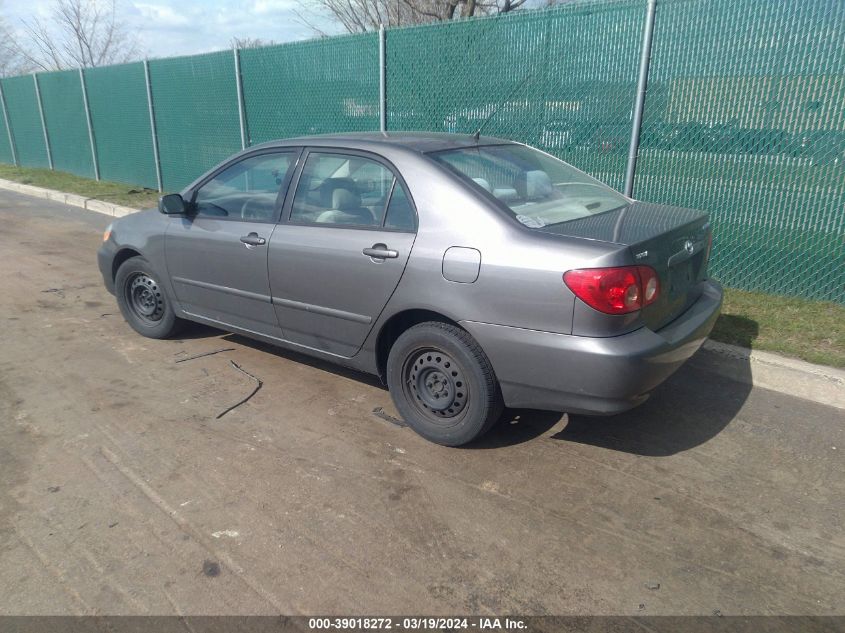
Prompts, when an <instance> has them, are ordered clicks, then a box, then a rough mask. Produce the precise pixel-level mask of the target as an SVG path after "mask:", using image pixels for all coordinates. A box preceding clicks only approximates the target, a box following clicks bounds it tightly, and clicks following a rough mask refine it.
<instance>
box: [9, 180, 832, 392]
mask: <svg viewBox="0 0 845 633" xmlns="http://www.w3.org/2000/svg"><path fill="white" fill-rule="evenodd" d="M0 189H8V190H10V191H16V192H18V193H23V194H27V195H30V196H37V197H39V198H46V199H47V200H54V201H56V202H61V203H64V204H68V205H71V206H74V207H80V208H82V209H87V210H88V211H95V212H97V213H103V214H105V215H110V216H112V217H115V218H121V217H123V216H125V215H129V214H130V213H136V212H137V211H138V209H133V208H131V207H123V206H120V205H117V204H111V203H110V202H103V201H102V200H95V199H93V198H85V197H83V196H78V195H75V194H72V193H64V192H61V191H54V190H52V189H44V188H42V187H33V186H32V185H24V184H21V183H19V182H14V181H11V180H3V179H0ZM691 362H693V363H695V364H696V365H697V366H698V367H701V368H703V369H706V370H708V371H711V372H714V373H716V374H719V375H722V376H725V377H726V378H730V379H732V380H736V381H739V382H743V383H746V384H750V385H752V386H754V387H761V388H763V389H771V390H772V391H777V392H780V393H784V394H787V395H790V396H796V397H799V398H804V399H805V400H812V401H814V402H819V403H821V404H825V405H828V406H832V407H836V408H838V409H845V371H842V370H841V369H835V368H833V367H825V366H823V365H813V364H812V363H806V362H804V361H800V360H794V359H792V358H786V357H784V356H779V355H777V354H772V353H770V352H758V351H754V350H749V349H745V348H743V347H736V346H734V345H727V344H726V343H719V342H716V341H707V342H705V343H704V346H703V347H702V351H701V352H699V353H698V354H696V356H695V357H694V358H693V359H692V361H691Z"/></svg>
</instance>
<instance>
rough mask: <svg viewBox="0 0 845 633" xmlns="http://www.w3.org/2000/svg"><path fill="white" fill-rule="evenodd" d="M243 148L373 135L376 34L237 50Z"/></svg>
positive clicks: (375, 126) (375, 123) (376, 119)
mask: <svg viewBox="0 0 845 633" xmlns="http://www.w3.org/2000/svg"><path fill="white" fill-rule="evenodd" d="M240 56H241V77H242V81H243V90H244V102H245V108H246V119H247V130H248V133H249V142H248V144H250V145H252V144H255V143H260V142H263V141H267V140H271V139H277V138H284V137H290V136H297V135H301V134H323V133H328V132H339V131H345V132H349V131H363V130H377V129H378V122H379V103H378V97H379V85H378V83H379V67H378V36H377V34H375V33H366V34H363V35H347V36H343V37H335V38H328V39H322V40H313V41H310V42H296V43H293V44H284V45H281V46H272V47H267V48H250V49H245V50H242V51H240Z"/></svg>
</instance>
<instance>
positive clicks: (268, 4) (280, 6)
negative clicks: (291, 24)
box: [252, 0, 300, 15]
mask: <svg viewBox="0 0 845 633" xmlns="http://www.w3.org/2000/svg"><path fill="white" fill-rule="evenodd" d="M299 6H300V3H299V2H296V1H295V0H255V2H254V3H253V5H252V11H253V12H254V13H255V14H256V15H265V14H267V13H280V12H290V11H291V10H292V9H296V8H298V7H299Z"/></svg>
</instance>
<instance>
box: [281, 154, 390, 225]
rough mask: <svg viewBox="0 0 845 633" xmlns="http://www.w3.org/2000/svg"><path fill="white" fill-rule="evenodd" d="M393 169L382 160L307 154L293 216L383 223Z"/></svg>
mask: <svg viewBox="0 0 845 633" xmlns="http://www.w3.org/2000/svg"><path fill="white" fill-rule="evenodd" d="M392 186H393V172H391V171H390V170H389V169H388V168H387V167H385V166H384V165H382V164H381V163H379V162H377V161H374V160H370V159H369V158H363V157H361V156H353V155H346V154H334V153H333V154H328V153H321V152H312V153H310V154H308V159H307V160H306V161H305V166H304V167H303V169H302V176H300V178H299V184H298V185H297V187H296V194H295V195H294V198H293V208H292V209H291V214H290V219H291V221H292V222H302V223H308V224H349V225H353V226H381V223H382V217H383V215H384V207H385V203H386V202H387V197H388V196H389V195H390V190H391V188H392Z"/></svg>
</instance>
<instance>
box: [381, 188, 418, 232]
mask: <svg viewBox="0 0 845 633" xmlns="http://www.w3.org/2000/svg"><path fill="white" fill-rule="evenodd" d="M384 228H386V229H394V230H397V231H415V230H416V229H417V216H416V213H414V207H412V206H411V200H410V198H408V193H407V192H406V191H405V187H403V186H402V183H401V182H399V181H398V180H397V181H396V184H395V185H394V187H393V193H392V194H391V196H390V202H389V203H388V205H387V215H386V216H385V218H384Z"/></svg>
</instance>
